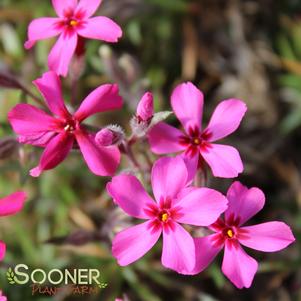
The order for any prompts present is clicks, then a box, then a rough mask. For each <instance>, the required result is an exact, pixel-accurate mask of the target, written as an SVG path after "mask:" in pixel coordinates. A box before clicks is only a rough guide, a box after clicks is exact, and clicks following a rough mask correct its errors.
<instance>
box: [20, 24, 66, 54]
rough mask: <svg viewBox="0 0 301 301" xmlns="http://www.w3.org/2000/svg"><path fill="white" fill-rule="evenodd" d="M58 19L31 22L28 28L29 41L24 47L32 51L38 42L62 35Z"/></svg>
mask: <svg viewBox="0 0 301 301" xmlns="http://www.w3.org/2000/svg"><path fill="white" fill-rule="evenodd" d="M59 20H60V19H58V18H38V19H34V20H33V21H31V23H30V24H29V27H28V33H27V34H28V40H27V41H26V42H25V44H24V46H25V48H26V49H30V48H31V47H32V46H34V44H35V43H36V41H38V40H43V39H48V38H52V37H55V36H57V35H58V34H60V33H61V31H62V30H61V29H60V28H59V26H58V24H57V23H58V22H59Z"/></svg>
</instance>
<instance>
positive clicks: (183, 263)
mask: <svg viewBox="0 0 301 301" xmlns="http://www.w3.org/2000/svg"><path fill="white" fill-rule="evenodd" d="M187 177H188V172H187V168H186V166H185V163H184V161H183V159H182V158H181V157H179V156H178V157H175V158H167V157H166V158H161V159H159V160H158V161H156V162H155V164H154V166H153V169H152V175H151V182H152V188H153V193H154V197H155V200H156V201H154V200H153V199H152V198H151V197H150V196H149V195H148V193H147V192H146V191H145V190H144V188H143V187H142V185H141V183H140V182H139V181H138V180H137V178H136V177H134V176H132V175H126V174H123V175H119V176H116V177H114V178H113V179H112V182H110V183H108V185H107V191H108V193H109V194H110V195H111V196H112V198H113V199H114V201H115V202H116V203H117V204H118V205H119V206H120V207H121V208H122V210H123V211H125V212H126V213H127V214H128V215H131V216H133V217H135V218H139V219H144V220H146V221H145V222H143V223H141V224H138V225H136V226H133V227H130V228H128V229H125V230H123V231H121V232H120V233H118V234H117V235H116V237H115V238H114V240H113V247H112V252H113V256H114V257H116V258H117V261H118V263H119V264H120V265H121V266H126V265H128V264H130V263H132V262H134V261H136V260H138V259H139V258H140V257H142V256H143V255H144V254H145V253H147V252H148V251H149V250H150V249H151V248H152V247H153V246H154V245H155V243H156V242H157V241H158V239H159V237H160V236H161V233H163V252H162V264H163V265H164V266H165V267H167V268H170V269H173V270H175V271H177V272H178V273H183V272H184V271H187V270H188V271H191V270H192V269H193V268H194V266H195V253H194V252H195V246H194V243H193V238H192V237H191V236H190V234H189V233H188V232H187V231H186V230H185V229H184V228H183V227H182V226H181V225H180V223H184V224H190V225H196V226H205V225H209V224H211V223H212V222H213V221H215V220H216V218H217V217H218V216H219V215H220V214H221V213H222V212H224V211H225V209H226V208H227V200H226V198H225V197H224V196H223V195H222V194H221V193H219V192H217V191H215V190H212V189H209V188H194V189H191V188H185V187H186V184H187Z"/></svg>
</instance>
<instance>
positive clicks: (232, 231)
mask: <svg viewBox="0 0 301 301" xmlns="http://www.w3.org/2000/svg"><path fill="white" fill-rule="evenodd" d="M240 220H241V219H240V217H239V216H236V217H235V216H234V214H230V215H229V216H228V217H227V219H226V221H224V220H222V219H221V218H219V219H218V220H217V221H216V222H215V223H214V224H213V225H211V228H212V230H214V231H215V232H216V235H214V236H213V243H214V244H215V245H216V246H221V245H223V244H224V243H225V242H226V241H227V242H228V243H230V244H231V245H232V246H234V247H235V246H238V240H239V239H241V238H244V237H247V236H248V231H247V230H245V229H242V228H240V227H239V223H240Z"/></svg>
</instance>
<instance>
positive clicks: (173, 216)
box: [144, 198, 182, 230]
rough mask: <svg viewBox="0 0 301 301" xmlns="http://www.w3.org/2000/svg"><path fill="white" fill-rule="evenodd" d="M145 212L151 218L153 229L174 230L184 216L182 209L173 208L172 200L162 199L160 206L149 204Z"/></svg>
mask: <svg viewBox="0 0 301 301" xmlns="http://www.w3.org/2000/svg"><path fill="white" fill-rule="evenodd" d="M144 212H145V213H146V214H147V215H148V216H149V217H150V219H151V221H152V222H151V226H152V228H153V229H160V228H162V227H163V228H164V229H165V230H170V229H171V230H172V229H174V222H175V221H176V220H177V219H178V218H180V217H181V216H182V213H181V207H179V206H172V200H171V199H170V198H161V200H160V202H159V204H156V203H150V204H148V205H147V207H146V208H145V209H144Z"/></svg>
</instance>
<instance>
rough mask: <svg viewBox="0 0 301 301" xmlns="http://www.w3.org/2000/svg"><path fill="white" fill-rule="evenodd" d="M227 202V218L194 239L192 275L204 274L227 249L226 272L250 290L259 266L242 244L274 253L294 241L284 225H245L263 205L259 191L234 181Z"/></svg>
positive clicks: (237, 283)
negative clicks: (211, 232) (222, 251)
mask: <svg viewBox="0 0 301 301" xmlns="http://www.w3.org/2000/svg"><path fill="white" fill-rule="evenodd" d="M227 199H228V201H229V203H228V206H229V207H228V209H227V210H226V211H225V219H224V220H222V219H221V218H219V219H218V220H217V221H216V222H215V223H213V224H212V225H211V226H210V229H211V230H212V231H214V232H215V233H214V234H211V235H208V236H205V237H200V238H195V250H196V266H195V269H194V271H193V272H192V273H191V274H197V273H200V272H201V271H203V270H204V269H205V268H206V267H207V266H208V265H209V264H210V263H211V262H212V260H213V259H214V258H215V256H216V255H217V254H218V253H219V252H220V251H221V250H222V248H224V259H223V263H222V271H223V273H224V274H225V275H226V276H227V277H228V278H229V279H230V281H231V282H232V283H234V285H235V286H236V287H238V288H243V287H246V288H248V287H250V286H251V284H252V281H253V278H254V275H255V273H256V271H257V268H258V263H257V261H256V260H255V259H254V258H252V257H251V256H249V255H248V254H247V253H245V251H244V250H243V249H242V248H241V244H242V245H244V246H246V247H248V248H252V249H255V250H259V251H264V252H275V251H279V250H282V249H284V248H286V247H287V246H288V245H290V244H291V243H292V242H293V241H294V240H295V238H294V236H293V234H292V231H291V229H290V227H289V226H287V225H286V224H285V223H283V222H278V221H273V222H266V223H262V224H257V225H254V226H242V225H243V224H244V223H245V222H246V221H248V220H249V219H250V218H251V217H252V216H254V215H255V214H256V213H257V212H259V211H260V210H261V209H262V208H263V206H264V203H265V196H264V194H263V192H262V191H261V190H260V189H258V188H255V187H253V188H251V189H248V188H247V187H245V186H243V185H242V184H241V183H240V182H234V183H233V184H232V185H231V186H230V188H229V190H228V193H227Z"/></svg>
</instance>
